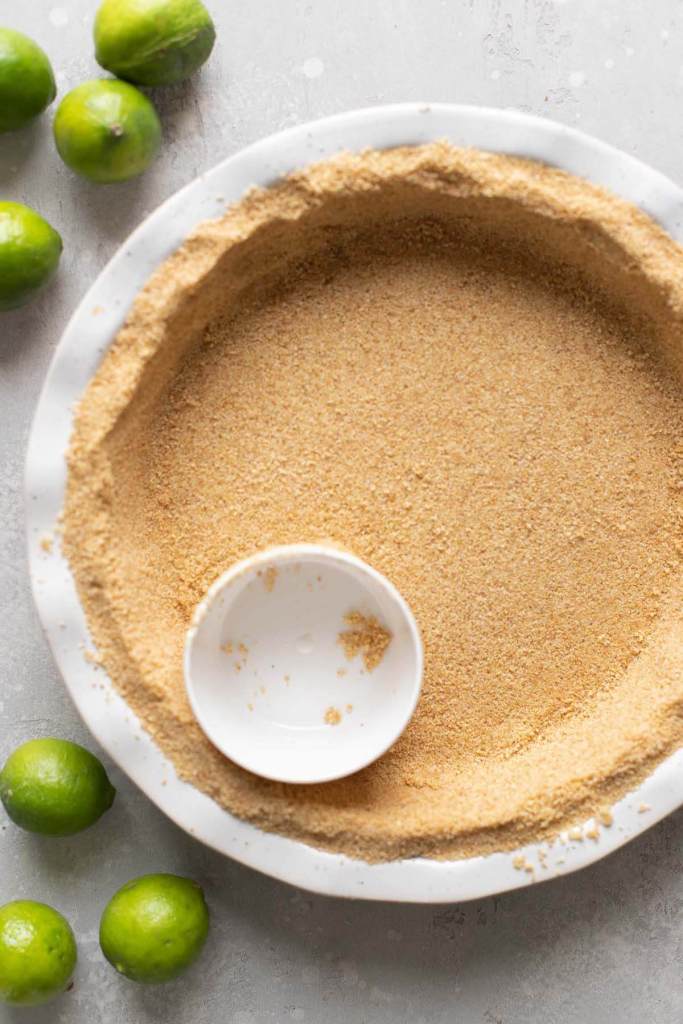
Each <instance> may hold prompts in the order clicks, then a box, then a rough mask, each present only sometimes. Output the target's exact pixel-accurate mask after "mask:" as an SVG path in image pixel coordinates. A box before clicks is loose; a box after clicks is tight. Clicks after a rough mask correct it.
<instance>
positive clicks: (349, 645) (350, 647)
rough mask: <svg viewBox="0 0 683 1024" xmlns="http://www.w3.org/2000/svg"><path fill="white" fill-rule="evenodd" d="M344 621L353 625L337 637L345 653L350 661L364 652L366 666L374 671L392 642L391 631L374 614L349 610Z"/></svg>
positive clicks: (368, 669)
mask: <svg viewBox="0 0 683 1024" xmlns="http://www.w3.org/2000/svg"><path fill="white" fill-rule="evenodd" d="M344 622H345V623H346V625H347V626H350V627H351V628H350V629H347V630H345V631H344V632H342V633H339V635H338V638H337V639H338V641H339V643H340V644H341V646H342V647H343V648H344V654H345V655H346V657H347V658H348V659H349V661H351V659H352V658H355V657H356V656H357V655H358V654H362V656H363V664H364V665H365V668H366V669H367V671H368V672H372V671H373V670H374V669H376V668H377V666H378V665H379V663H380V662H381V660H382V658H383V657H384V654H385V652H386V649H387V647H388V646H389V644H390V643H391V633H390V632H389V630H388V629H386V628H385V627H384V626H382V625H381V624H380V622H379V620H378V619H376V618H375V616H374V615H363V614H362V613H361V612H358V611H352V612H348V614H346V615H345V616H344Z"/></svg>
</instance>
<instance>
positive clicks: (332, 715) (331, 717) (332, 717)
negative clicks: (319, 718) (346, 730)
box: [324, 707, 342, 725]
mask: <svg viewBox="0 0 683 1024" xmlns="http://www.w3.org/2000/svg"><path fill="white" fill-rule="evenodd" d="M341 720H342V716H341V711H340V710H339V709H338V708H332V707H330V708H328V709H327V711H326V712H325V717H324V721H325V723H326V724H327V725H339V723H340V722H341Z"/></svg>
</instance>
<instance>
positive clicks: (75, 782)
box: [0, 739, 116, 836]
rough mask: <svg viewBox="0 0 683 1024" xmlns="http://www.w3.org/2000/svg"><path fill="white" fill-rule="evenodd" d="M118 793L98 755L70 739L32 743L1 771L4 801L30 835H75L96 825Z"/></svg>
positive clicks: (15, 754) (1, 795)
mask: <svg viewBox="0 0 683 1024" xmlns="http://www.w3.org/2000/svg"><path fill="white" fill-rule="evenodd" d="M115 794H116V790H115V789H114V787H113V786H112V784H111V783H110V781H109V779H108V778H107V773H106V772H105V770H104V767H103V765H102V763H101V762H100V761H98V760H97V758H96V757H95V755H94V754H91V753H90V751H89V750H85V748H84V747H79V745H78V744H77V743H71V742H70V741H69V740H55V739H43V740H29V741H28V743H22V745H21V746H20V747H17V749H16V750H15V751H14V753H12V754H10V756H9V757H8V758H7V761H6V762H5V767H4V768H3V769H2V771H1V772H0V799H1V800H2V802H3V804H4V805H5V810H6V811H7V813H8V814H9V816H10V818H11V819H12V821H13V822H14V823H15V824H16V825H19V826H21V828H25V829H27V831H29V832H40V833H41V834H42V835H46V836H70V835H73V834H74V832H81V831H82V830H83V829H84V828H88V826H89V825H94V823H95V822H96V821H97V819H98V818H100V817H101V816H102V815H103V814H104V812H105V811H108V810H109V808H110V807H111V805H112V803H113V801H114V796H115Z"/></svg>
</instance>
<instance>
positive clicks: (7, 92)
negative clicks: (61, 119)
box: [0, 28, 57, 132]
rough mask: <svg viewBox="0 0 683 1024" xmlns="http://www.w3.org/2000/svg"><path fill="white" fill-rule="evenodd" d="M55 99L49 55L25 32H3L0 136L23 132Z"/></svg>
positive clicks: (0, 39)
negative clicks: (7, 133) (21, 129)
mask: <svg viewBox="0 0 683 1024" xmlns="http://www.w3.org/2000/svg"><path fill="white" fill-rule="evenodd" d="M56 95H57V88H56V86H55V76H54V75H53V74H52V67H51V65H50V61H49V60H48V59H47V55H46V54H45V53H44V52H43V51H42V50H41V48H40V47H39V46H38V45H37V44H36V43H34V42H33V40H32V39H29V37H28V36H25V35H24V34H23V32H15V31H14V29H12V28H0V132H13V131H15V130H16V129H17V128H23V127H24V125H25V124H27V123H28V122H29V121H32V120H33V118H34V117H37V116H38V114H42V112H43V111H44V110H45V108H46V107H48V106H49V105H50V103H52V101H53V99H54V98H55V96H56Z"/></svg>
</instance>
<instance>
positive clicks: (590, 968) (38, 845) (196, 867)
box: [0, 0, 683, 1024]
mask: <svg viewBox="0 0 683 1024" xmlns="http://www.w3.org/2000/svg"><path fill="white" fill-rule="evenodd" d="M208 2H209V6H210V7H211V8H212V11H213V13H214V15H215V18H216V21H217V24H218V33H219V41H218V45H217V48H216V50H215V53H214V55H213V57H212V59H211V61H210V64H209V65H208V66H207V67H206V68H205V70H204V71H203V72H202V73H201V75H199V76H198V77H197V79H196V80H195V81H193V82H192V83H190V84H189V85H187V86H184V87H175V88H173V89H171V90H169V91H168V92H164V93H163V94H162V93H159V95H158V102H159V106H160V109H161V113H162V116H163V121H164V127H165V132H166V145H165V147H164V150H163V154H162V157H161V159H160V160H159V161H158V163H157V164H156V166H155V168H154V169H153V170H152V171H151V172H150V173H149V174H148V175H147V176H145V177H144V178H143V179H141V180H139V181H136V182H133V183H130V184H128V185H124V186H116V187H113V188H109V189H107V188H105V189H102V188H98V187H97V186H91V185H88V184H86V183H85V182H83V181H80V180H78V179H76V178H75V177H73V176H72V175H71V174H70V172H69V171H67V169H66V168H65V167H64V166H62V164H61V163H60V161H59V159H58V158H57V155H56V153H55V151H54V149H53V146H52V141H51V136H50V130H49V128H50V117H44V118H43V119H42V120H41V121H40V122H39V123H37V124H36V125H35V126H34V127H33V128H30V129H29V130H27V131H25V132H23V133H21V134H17V135H15V136H12V137H8V136H5V137H3V138H1V139H0V198H3V199H17V200H22V201H25V202H27V203H30V204H32V205H34V206H36V207H37V208H38V209H39V210H40V211H41V212H42V213H43V214H45V215H46V216H47V217H48V218H49V219H50V220H51V221H52V222H53V223H54V224H55V226H56V227H58V228H59V230H60V231H61V233H62V235H63V237H64V241H65V253H64V258H63V261H62V269H61V273H60V275H59V278H58V280H57V281H56V282H55V283H54V284H53V285H51V286H50V287H49V289H48V290H47V291H46V292H45V294H44V295H43V296H42V297H41V298H40V299H39V301H37V302H36V303H35V304H34V305H32V306H31V307H29V308H27V309H25V310H23V311H20V312H15V313H12V314H3V315H2V318H1V319H0V650H1V651H2V655H1V657H0V686H1V689H0V757H2V758H4V756H5V755H6V754H7V753H9V751H10V750H11V749H12V747H13V746H15V745H16V744H17V743H19V742H20V741H22V740H24V739H27V738H29V737H32V736H37V735H46V734H57V735H62V736H66V737H71V738H73V739H76V740H80V741H82V742H85V743H89V742H90V740H89V737H88V735H87V734H86V732H85V731H84V729H83V727H82V726H81V724H80V722H79V720H78V718H77V716H76V713H75V711H74V709H73V708H72V706H71V703H70V701H69V699H68V698H67V696H66V693H65V691H64V689H63V688H62V685H61V682H60V680H59V677H58V675H57V672H56V670H55V668H54V666H53V664H52V660H51V657H50V654H49V652H48V649H47V646H46V643H45V641H44V639H43V637H42V634H41V631H40V628H39V626H38V623H37V620H36V615H35V612H34V610H33V606H32V603H31V596H30V593H29V585H28V579H27V572H26V562H25V555H24V539H23V523H22V518H23V510H22V495H21V479H22V469H23V459H24V450H25V446H26V440H27V436H28V430H29V425H30V422H31V417H32V414H33V409H34V406H35V403H36V399H37V396H38V391H39V388H40V385H41V382H42V379H43V376H44V374H45V371H46V369H47V365H48V362H49V360H50V357H51V355H52V351H53V348H54V346H55V345H56V343H57V340H58V338H59V335H60V333H61V331H62V328H63V327H64V325H65V323H66V320H67V318H68V317H69V315H70V314H71V312H72V310H73V309H74V307H75V306H76V303H77V302H78V300H79V299H80V297H81V295H82V294H83V292H84V291H85V289H86V288H87V286H88V285H89V283H90V282H91V281H92V280H93V278H94V276H95V274H96V273H97V272H98V270H99V269H100V268H101V267H102V266H103V265H104V263H105V262H106V260H107V259H108V258H109V257H110V256H111V255H112V253H113V252H114V251H115V249H116V248H117V247H118V246H119V244H120V243H121V242H122V241H123V239H124V238H125V237H126V235H127V234H128V233H129V232H130V231H131V230H132V228H134V227H135V225H136V224H137V223H138V221H139V220H140V219H141V217H143V216H144V215H145V214H146V213H147V212H148V211H150V210H151V209H152V208H153V207H155V206H156V205H157V204H158V203H159V202H160V201H161V200H162V199H164V198H165V197H166V196H169V195H170V194H171V193H173V192H174V191H175V190H176V189H177V188H178V187H179V186H181V185H184V184H185V183H186V182H188V181H190V179H192V178H193V177H195V175H197V174H198V173H199V172H201V171H203V170H205V169H206V168H208V167H210V166H211V165H212V164H214V163H216V162H217V161H218V160H220V159H221V158H222V157H224V156H227V155H228V154H230V153H233V152H234V151H235V150H237V149H239V148H240V147H242V146H244V145H245V144H246V143H249V142H252V141H254V140H256V139H258V138H260V137H262V136H263V135H266V134H268V133H270V132H272V131H275V130H277V129H279V128H283V127H285V126H287V125H292V124H296V123H298V122H301V121H305V120H308V119H310V118H314V117H320V116H321V115H324V114H330V113H336V112H338V111H341V110H345V109H349V108H353V107H359V106H365V105H369V104H376V103H385V102H387V103H388V102H394V101H399V100H408V99H423V100H450V101H459V102H466V103H479V104H488V105H492V106H502V107H514V108H516V109H520V110H525V111H531V112H533V113H537V114H544V115H547V116H548V117H553V118H556V119H557V120H560V121H563V122H565V123H567V124H571V125H577V126H579V127H581V128H583V129H584V130H586V131H588V132H592V133H594V134H596V135H599V136H601V137H602V138H604V139H606V140H607V141H609V142H612V143H614V144H616V145H617V146H620V147H622V148H623V149H625V150H626V151H627V152H629V153H634V154H637V155H638V156H640V157H642V158H643V159H644V160H646V161H648V162H649V163H651V164H653V165H654V166H655V167H658V168H659V169H661V170H663V171H665V172H666V173H668V174H669V175H670V176H671V177H672V178H674V180H677V181H678V182H680V183H683V4H681V3H680V2H677V0H599V2H598V0H564V2H559V0H556V2H551V0H469V2H466V0H346V3H339V2H338V0H308V2H305V0H250V2H248V3H247V2H244V3H237V2H234V3H227V2H225V0H208ZM94 8H95V2H94V0H26V2H24V3H21V2H19V0H0V23H4V24H8V25H12V26H13V27H15V28H19V29H23V30H24V31H26V32H29V33H30V34H31V35H33V36H35V38H36V39H37V40H38V41H39V42H40V43H41V44H42V45H43V46H44V47H45V48H46V50H47V51H48V53H49V54H50V56H51V57H52V60H53V63H54V65H55V69H56V71H57V77H58V83H59V88H60V92H62V93H63V92H64V91H65V90H66V89H67V88H69V87H71V86H72V85H75V84H76V83H77V82H79V81H81V80H83V79H86V78H89V77H94V76H95V75H96V74H97V67H96V65H95V63H94V61H93V59H92V55H91V54H92V48H91V44H90V26H91V21H92V16H93V11H94ZM111 773H112V777H113V779H114V781H115V783H116V785H117V787H118V789H119V797H118V800H117V803H116V806H115V809H114V810H113V811H112V813H110V814H109V815H107V817H106V818H105V819H104V820H103V821H102V822H101V823H100V824H99V825H98V826H97V828H96V829H94V830H93V831H92V832H91V833H89V834H87V835H84V836H82V837H80V838H79V837H76V838H74V839H68V840H54V841H46V840H40V839H39V838H37V837H32V836H29V835H24V834H22V833H20V832H19V831H18V830H16V829H15V828H14V827H13V826H11V825H10V824H8V823H7V821H6V819H5V818H4V816H3V817H2V818H0V825H1V826H2V831H0V902H4V901H5V900H8V899H12V898H16V897H20V896H23V897H33V898H36V899H40V900H46V901H48V902H50V903H52V904H54V905H55V906H57V907H58V908H59V909H61V910H62V911H63V912H64V913H65V914H66V915H67V916H68V917H69V918H70V920H71V921H72V923H73V925H74V928H75V930H76V932H77V935H78V940H79V946H80V963H79V967H78V971H77V975H76V980H75V986H74V988H73V990H72V991H71V992H70V993H69V994H67V995H65V996H63V997H62V998H61V999H60V1000H59V1001H58V1002H56V1003H54V1004H53V1005H52V1006H50V1007H48V1008H45V1009H43V1010H35V1011H16V1012H13V1011H9V1010H7V1009H4V1010H3V1009H0V1022H2V1024H5V1022H10V1021H15V1020H23V1021H25V1022H27V1024H38V1022H39V1024H66V1022H69V1024H72V1022H73V1024H145V1022H158V1024H161V1022H163V1024H185V1022H187V1024H189V1022H192V1024H266V1022H278V1024H280V1022H284V1024H286V1022H287V1021H304V1022H311V1024H323V1022H325V1024H365V1022H367V1024H402V1022H410V1024H456V1022H457V1024H678V1022H680V1021H681V1020H683V946H682V938H681V932H682V928H683V853H682V850H683V815H682V814H680V813H679V814H678V815H676V816H674V817H672V818H670V819H669V820H667V821H665V822H663V823H662V824H660V825H659V826H657V827H656V828H654V829H652V830H651V831H650V832H649V833H647V834H646V835H644V836H642V837H641V838H640V839H639V840H637V841H635V842H633V843H632V844H631V845H630V846H629V847H627V848H626V849H624V850H622V851H621V852H619V853H617V854H616V855H614V856H612V857H610V858H608V859H607V860H605V861H603V862H602V863H600V864H598V865H596V866H595V867H593V868H589V869H588V870H586V871H584V872H582V873H580V874H577V875H574V876H570V877H567V878H564V879H562V880H558V881H554V882H548V883H545V884H544V885H540V886H536V887H534V888H531V889H528V890H526V891H523V892H517V893H514V894H511V895H506V896H501V897H499V898H496V899H488V900H484V901H482V902H479V903H469V904H464V905H462V906H454V907H411V906H396V905H388V904H385V905H381V904H362V903H352V902H341V901H339V902H337V901H334V900H329V899H323V898H318V897H312V896H309V895H307V894H306V893H303V892H298V891H296V890H294V889H290V888H288V887H286V886H283V885H281V884H279V883H276V882H273V881H270V880H269V879H267V878H265V877H261V876H259V875H257V874H255V873H253V872H252V871H250V870H248V869H246V868H242V867H239V866H237V865H235V864H233V863H231V862H230V861H228V860H225V859H223V858H221V857H219V856H218V855H216V854H213V853H211V852H209V851H207V850H205V849H203V848H202V847H200V846H199V845H198V844H197V843H195V842H194V841H192V840H191V839H189V838H188V837H187V836H185V835H184V834H182V833H181V832H179V831H178V829H177V828H175V826H173V825H172V824H170V823H169V822H168V821H167V820H166V819H165V818H163V817H162V815H161V814H160V813H159V812H157V811H156V809H155V808H154V807H153V806H152V805H151V804H150V803H149V802H148V801H147V800H146V799H145V798H144V797H143V796H141V795H140V794H139V793H138V792H137V791H136V790H135V789H134V788H133V787H132V786H131V785H130V784H129V783H128V782H127V780H126V779H125V777H124V776H123V775H122V774H121V772H120V771H118V770H117V769H116V768H115V767H113V766H111ZM150 870H170V871H178V872H184V873H187V874H189V875H192V876H193V877H195V878H197V879H198V880H199V881H201V883H202V884H203V885H204V886H205V888H206V892H207V896H208V899H209V901H210V903H211V906H212V909H213V922H214V923H213V932H212V935H211V939H210V942H209V945H208V948H207V950H206V953H205V955H204V957H203V959H202V960H201V962H200V963H199V964H198V965H197V966H196V967H195V968H194V969H193V970H192V971H191V972H190V973H189V974H188V975H186V977H185V978H183V979H182V980H179V981H177V982H175V983H173V984H171V985H167V986H164V987H161V988H156V989H145V988H142V987H137V986H135V985H133V984H132V983H130V982H127V981H125V980H124V979H120V978H118V977H117V976H116V975H115V974H114V973H113V971H112V970H111V969H110V968H109V967H108V966H107V965H106V964H105V963H104V961H103V959H102V957H101V955H100V953H99V950H98V944H97V924H98V918H99V912H100V910H101V907H102V905H103V903H104V902H105V901H106V899H107V898H108V896H109V894H110V893H111V892H112V891H113V890H114V889H115V888H116V887H118V886H119V885H120V884H121V883H123V882H124V881H126V880H127V879H128V878H130V877H131V876H133V875H136V874H139V873H142V872H145V871H150Z"/></svg>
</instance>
